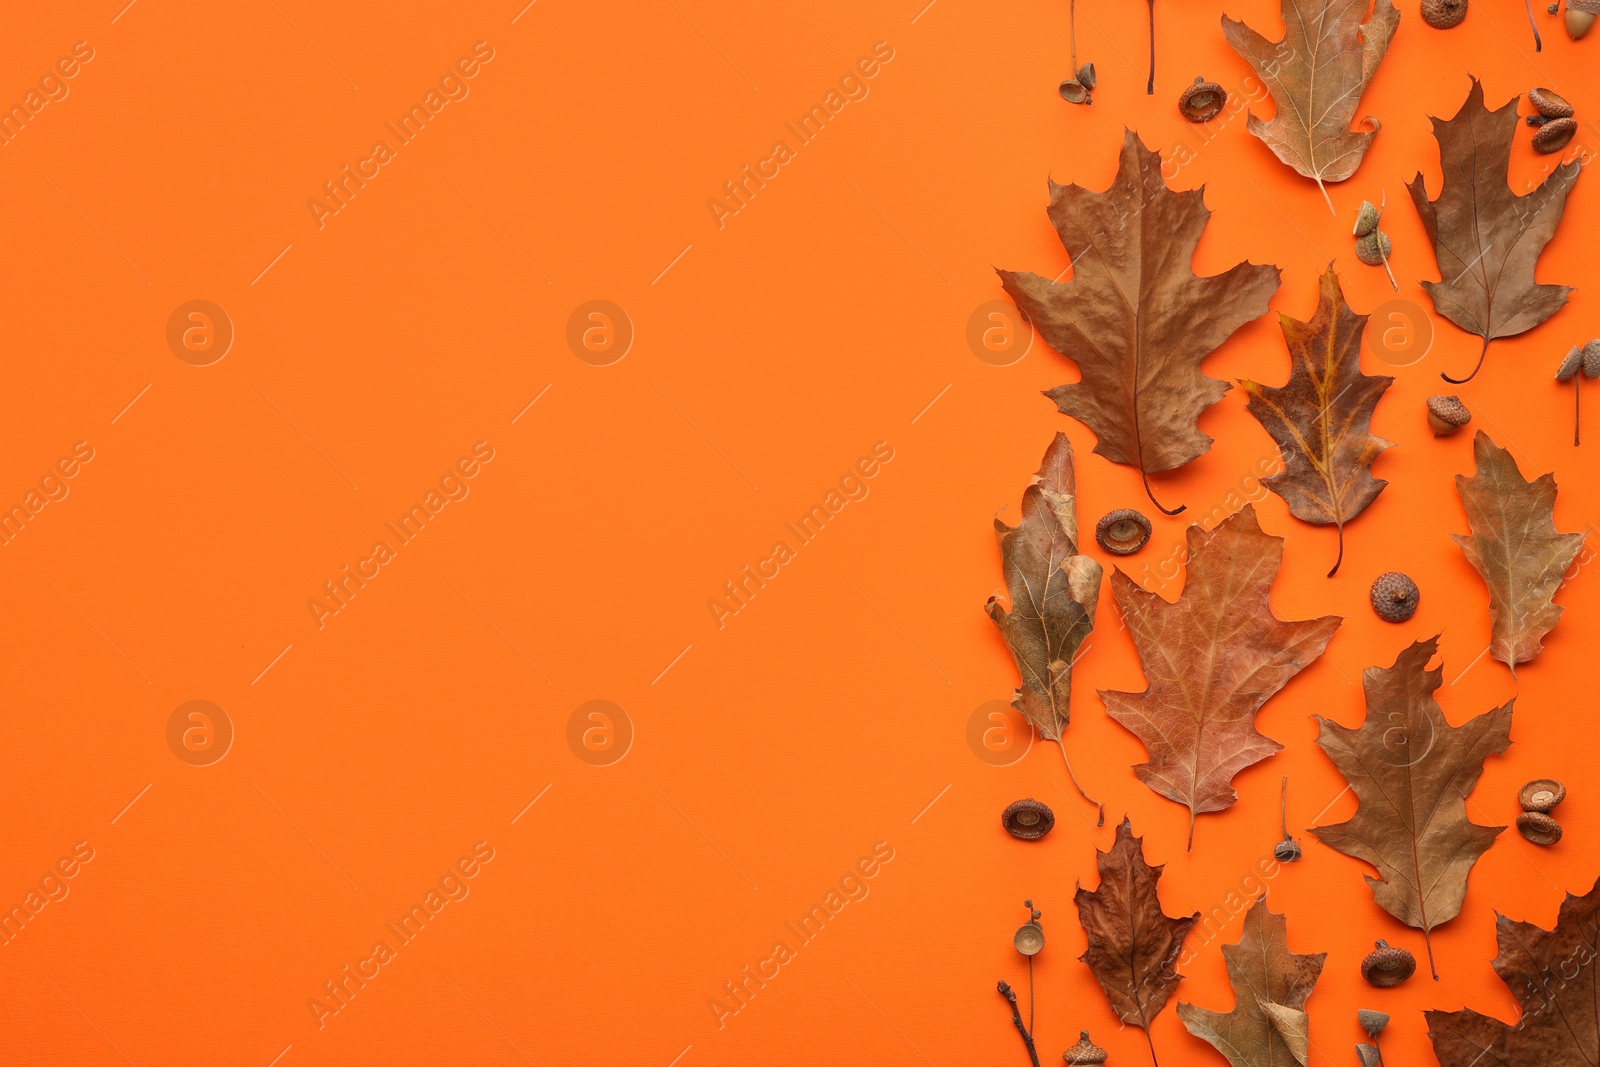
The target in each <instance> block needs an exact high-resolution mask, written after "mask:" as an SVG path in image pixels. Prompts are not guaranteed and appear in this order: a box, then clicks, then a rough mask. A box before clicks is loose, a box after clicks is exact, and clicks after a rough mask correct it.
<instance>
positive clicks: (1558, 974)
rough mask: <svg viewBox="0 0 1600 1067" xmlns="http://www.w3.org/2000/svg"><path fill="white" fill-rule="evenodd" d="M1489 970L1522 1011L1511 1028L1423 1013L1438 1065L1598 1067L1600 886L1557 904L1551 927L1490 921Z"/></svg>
mask: <svg viewBox="0 0 1600 1067" xmlns="http://www.w3.org/2000/svg"><path fill="white" fill-rule="evenodd" d="M1495 939H1496V941H1498V942H1499V946H1500V954H1499V955H1497V956H1496V957H1495V958H1494V971H1495V973H1496V974H1498V975H1499V976H1500V980H1501V981H1502V982H1504V983H1505V984H1506V986H1507V987H1508V988H1509V989H1510V990H1511V993H1512V995H1513V996H1515V997H1516V998H1517V1003H1519V1004H1521V1005H1522V1018H1521V1019H1518V1020H1517V1023H1516V1025H1515V1026H1512V1025H1510V1024H1508V1023H1503V1022H1501V1021H1500V1020H1499V1019H1492V1018H1490V1017H1489V1016H1487V1015H1480V1014H1478V1013H1477V1012H1475V1011H1473V1010H1472V1009H1471V1008H1463V1009H1462V1010H1460V1011H1429V1012H1424V1013H1423V1014H1425V1015H1426V1016H1427V1018H1428V1037H1429V1039H1430V1040H1432V1041H1433V1054H1434V1055H1435V1056H1437V1057H1438V1058H1439V1062H1440V1063H1441V1064H1443V1065H1444V1067H1578V1065H1580V1064H1582V1065H1589V1064H1595V1063H1600V973H1597V972H1600V963H1597V962H1596V959H1597V957H1600V881H1597V882H1595V884H1594V887H1593V888H1591V889H1590V890H1589V892H1588V893H1586V894H1584V895H1583V896H1581V897H1575V896H1573V895H1572V894H1571V893H1568V894H1567V897H1566V899H1565V900H1564V901H1562V903H1561V913H1560V915H1559V916H1558V917H1557V918H1556V925H1555V929H1553V930H1544V929H1541V928H1540V927H1537V926H1535V925H1533V924H1532V923H1525V922H1515V921H1513V920H1511V919H1508V918H1506V917H1505V916H1504V915H1500V914H1498V913H1497V914H1496V915H1495Z"/></svg>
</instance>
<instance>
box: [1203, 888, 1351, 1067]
mask: <svg viewBox="0 0 1600 1067" xmlns="http://www.w3.org/2000/svg"><path fill="white" fill-rule="evenodd" d="M1222 956H1223V958H1224V959H1225V960H1227V963H1228V981H1229V982H1230V983H1231V984H1232V985H1233V996H1234V1006H1233V1010H1232V1011H1230V1012H1218V1011H1210V1010H1208V1009H1206V1008H1197V1007H1195V1006H1194V1005H1193V1004H1183V1003H1180V1004H1179V1005H1178V1018H1180V1019H1182V1020H1183V1025H1184V1026H1185V1027H1187V1028H1188V1030H1189V1032H1190V1033H1191V1034H1193V1035H1195V1036H1196V1037H1201V1038H1204V1039H1205V1040H1207V1041H1209V1042H1211V1044H1212V1045H1214V1046H1215V1047H1216V1050H1217V1051H1218V1052H1220V1053H1222V1054H1223V1055H1224V1056H1226V1057H1227V1059H1228V1062H1229V1063H1231V1064H1232V1065H1233V1067H1279V1065H1283V1064H1287V1063H1289V1062H1290V1060H1291V1059H1292V1060H1293V1061H1294V1062H1295V1063H1299V1064H1301V1065H1304V1064H1305V1062H1306V1051H1307V1048H1308V1046H1309V1031H1308V1027H1307V1023H1308V1018H1307V1016H1306V1012H1305V1007H1306V998H1307V997H1309V996H1311V990H1312V988H1313V987H1315V986H1316V984H1317V978H1318V977H1319V976H1321V974H1322V965H1323V963H1324V961H1326V959H1327V958H1328V954H1327V953H1326V952H1318V953H1315V954H1314V955H1307V956H1301V955H1296V954H1295V953H1293V952H1290V951H1289V939H1288V923H1287V922H1286V921H1285V920H1284V917H1283V916H1282V915H1278V914H1276V913H1275V912H1273V911H1272V909H1271V908H1269V907H1267V898H1266V897H1265V896H1263V897H1261V898H1260V899H1259V900H1257V901H1256V902H1255V903H1254V904H1253V905H1251V907H1250V910H1249V911H1248V912H1247V913H1245V917H1244V932H1243V933H1242V934H1241V935H1240V937H1239V943H1238V944H1236V945H1224V946H1222Z"/></svg>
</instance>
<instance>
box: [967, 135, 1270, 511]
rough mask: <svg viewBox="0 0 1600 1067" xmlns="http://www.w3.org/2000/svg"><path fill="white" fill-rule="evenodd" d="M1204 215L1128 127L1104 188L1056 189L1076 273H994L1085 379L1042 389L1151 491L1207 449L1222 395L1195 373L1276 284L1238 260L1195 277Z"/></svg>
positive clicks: (1055, 217)
mask: <svg viewBox="0 0 1600 1067" xmlns="http://www.w3.org/2000/svg"><path fill="white" fill-rule="evenodd" d="M1210 217H1211V212H1210V211H1208V210H1206V207H1205V202H1204V190H1201V189H1194V190H1190V191H1188V192H1182V193H1175V192H1173V191H1172V190H1171V189H1169V188H1167V185H1166V182H1165V181H1163V180H1162V177H1161V157H1160V156H1159V155H1158V154H1157V153H1155V152H1152V151H1150V150H1149V149H1147V148H1145V147H1144V145H1143V144H1141V143H1140V141H1139V139H1138V137H1137V136H1136V135H1135V134H1134V133H1133V132H1132V131H1131V130H1130V131H1128V132H1127V133H1126V134H1125V136H1124V137H1123V141H1122V160H1121V165H1120V166H1119V167H1118V169H1117V176H1116V178H1115V179H1114V180H1113V181H1112V183H1111V187H1110V188H1109V189H1107V190H1106V191H1105V192H1103V193H1096V192H1091V191H1090V190H1088V189H1085V188H1083V187H1082V186H1078V185H1057V184H1055V183H1054V182H1051V183H1050V221H1051V222H1052V223H1054V224H1055V228H1056V232H1057V233H1058V234H1059V235H1060V237H1061V243H1062V244H1063V245H1064V246H1065V247H1066V250H1067V254H1068V255H1069V256H1070V257H1071V259H1072V277H1071V278H1069V279H1068V280H1067V281H1066V282H1064V283H1060V284H1058V283H1056V282H1053V281H1051V280H1050V279H1049V278H1044V277H1040V276H1039V275H1037V274H1017V273H1012V272H1011V271H1004V270H1003V271H1000V272H999V273H1000V280H1001V282H1002V284H1004V286H1005V290H1006V292H1007V293H1009V294H1011V298H1012V299H1013V300H1015V301H1016V302H1017V306H1018V307H1019V308H1020V309H1021V310H1022V312H1023V314H1025V315H1026V316H1027V317H1028V318H1029V319H1030V320H1031V321H1032V322H1033V323H1034V325H1035V326H1037V327H1038V329H1039V332H1040V334H1041V335H1043V337H1044V339H1045V340H1046V341H1048V342H1049V343H1050V346H1051V347H1052V348H1054V349H1055V350H1056V351H1057V352H1060V353H1061V354H1062V355H1064V356H1066V357H1067V358H1068V359H1070V360H1072V361H1073V362H1074V363H1076V364H1077V365H1078V370H1079V371H1080V372H1081V374H1082V380H1081V381H1078V382H1076V383H1073V384H1071V385H1062V386H1058V387H1057V388H1055V389H1052V390H1050V392H1049V393H1048V394H1047V395H1048V396H1050V397H1051V399H1053V400H1054V401H1055V402H1056V406H1057V407H1059V408H1060V409H1061V411H1062V412H1063V413H1065V414H1067V415H1071V416H1072V417H1073V418H1075V419H1078V420H1080V421H1082V422H1083V423H1084V424H1085V425H1087V426H1088V427H1089V428H1090V429H1091V430H1093V431H1094V432H1095V436H1096V437H1097V438H1098V441H1097V442H1096V444H1095V449H1094V450H1095V451H1096V452H1098V453H1099V454H1100V455H1102V456H1105V457H1106V458H1107V459H1109V460H1111V461H1112V462H1113V463H1125V464H1128V465H1129V466H1132V467H1134V468H1136V469H1137V470H1138V471H1139V473H1140V475H1141V476H1143V478H1144V483H1145V490H1146V492H1149V489H1150V479H1149V476H1150V475H1151V474H1156V473H1159V472H1161V471H1169V470H1172V469H1173V468H1174V467H1179V466H1182V465H1183V464H1185V463H1188V462H1189V461H1190V460H1192V459H1194V458H1195V457H1196V456H1199V455H1201V454H1202V453H1204V452H1205V451H1206V450H1207V449H1209V448H1210V447H1211V438H1209V437H1207V436H1206V435H1205V434H1203V433H1201V432H1200V427H1199V419H1200V413H1201V412H1203V411H1204V410H1205V409H1206V408H1208V407H1210V406H1211V405H1212V404H1215V403H1216V402H1217V401H1218V400H1220V399H1222V394H1223V393H1224V392H1226V391H1227V388H1228V387H1227V385H1226V384H1225V383H1223V382H1219V381H1217V380H1216V379H1215V378H1208V377H1207V376H1206V375H1204V374H1202V373H1201V372H1200V362H1201V360H1203V359H1205V357H1206V356H1208V355H1210V354H1211V352H1212V351H1214V350H1215V349H1216V348H1217V347H1218V346H1219V345H1221V344H1222V342H1224V341H1226V340H1227V339H1228V337H1229V336H1231V335H1232V334H1233V332H1234V331H1235V330H1237V329H1238V328H1239V327H1241V326H1243V325H1244V324H1245V323H1247V322H1249V321H1250V320H1251V319H1254V318H1257V317H1259V316H1260V315H1262V314H1264V313H1265V312H1266V310H1267V301H1268V300H1270V299H1271V298H1272V294H1273V293H1274V292H1276V291H1277V288H1278V268H1276V267H1266V266H1257V265H1255V264H1252V263H1239V264H1236V265H1235V266H1233V267H1232V268H1230V269H1229V270H1227V271H1224V272H1223V273H1222V274H1219V275H1216V276H1215V277H1211V278H1200V277H1197V276H1196V275H1195V274H1194V272H1193V271H1192V270H1191V269H1190V262H1191V260H1192V259H1193V257H1194V250H1195V246H1196V245H1197V244H1198V243H1199V241H1200V234H1201V232H1202V231H1203V230H1204V229H1205V227H1206V221H1207V220H1208V219H1209V218H1210ZM1150 499H1151V501H1152V502H1154V501H1155V497H1154V495H1152V496H1151V498H1150ZM1156 506H1157V507H1161V505H1160V504H1159V503H1157V504H1156ZM1161 510H1162V511H1164V512H1166V513H1167V514H1169V515H1175V514H1177V513H1178V512H1179V511H1182V510H1183V509H1182V508H1181V507H1180V508H1176V509H1171V510H1169V509H1167V508H1164V507H1161Z"/></svg>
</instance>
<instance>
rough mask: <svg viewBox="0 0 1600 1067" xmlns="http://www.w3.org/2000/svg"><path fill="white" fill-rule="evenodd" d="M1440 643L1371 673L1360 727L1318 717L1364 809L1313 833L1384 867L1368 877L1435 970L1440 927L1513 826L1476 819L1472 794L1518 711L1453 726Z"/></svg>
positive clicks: (1322, 735) (1366, 675)
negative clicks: (1419, 940) (1436, 662)
mask: <svg viewBox="0 0 1600 1067" xmlns="http://www.w3.org/2000/svg"><path fill="white" fill-rule="evenodd" d="M1438 649H1439V639H1438V638H1437V637H1432V638H1429V639H1428V640H1426V641H1417V642H1415V643H1414V644H1412V645H1411V647H1409V648H1407V649H1406V650H1405V651H1404V652H1401V653H1400V655H1399V656H1397V657H1396V658H1395V661H1394V666H1392V667H1389V668H1387V669H1385V668H1382V667H1368V668H1367V669H1366V670H1365V671H1364V672H1363V673H1362V676H1361V684H1362V687H1363V688H1364V689H1365V690H1366V695H1367V714H1366V718H1365V719H1364V720H1363V721H1362V723H1361V725H1360V726H1359V727H1356V728H1355V729H1351V728H1350V727H1347V726H1340V725H1339V724H1338V723H1336V722H1332V721H1330V720H1328V719H1324V718H1323V717H1322V716H1320V715H1318V716H1316V720H1317V725H1318V727H1319V733H1318V735H1317V744H1319V745H1321V746H1322V751H1324V752H1326V753H1327V754H1328V758H1329V759H1331V760H1333V762H1334V765H1335V766H1337V767H1338V768H1339V773H1340V774H1342V775H1344V777H1345V781H1347V782H1349V783H1350V788H1351V789H1352V790H1354V791H1355V794H1356V798H1357V799H1358V800H1359V801H1360V807H1358V808H1357V809H1356V813H1355V815H1354V817H1352V818H1350V819H1349V820H1347V821H1345V822H1342V823H1339V824H1337V825H1335V826H1318V827H1313V828H1312V830H1311V832H1312V833H1314V834H1316V835H1317V838H1318V839H1319V840H1321V841H1322V843H1323V844H1325V845H1328V846H1330V847H1332V848H1336V849H1338V850H1339V851H1340V852H1343V853H1344V854H1345V855H1347V856H1354V857H1355V858H1356V859H1359V860H1365V861H1366V862H1368V863H1370V864H1372V866H1373V867H1375V868H1377V871H1378V877H1376V878H1372V877H1370V876H1369V877H1368V878H1367V885H1368V886H1370V887H1371V888H1372V897H1373V899H1374V900H1376V901H1377V903H1378V906H1379V907H1381V908H1382V909H1383V910H1384V911H1386V912H1388V913H1389V914H1390V915H1393V916H1394V917H1395V918H1396V919H1399V920H1400V921H1401V922H1403V923H1405V924H1406V925H1407V926H1411V927H1415V928H1416V929H1418V930H1421V931H1422V936H1423V938H1424V939H1425V940H1426V941H1427V945H1428V966H1429V968H1430V969H1431V970H1432V971H1433V976H1434V977H1435V978H1438V977H1439V973H1438V969H1437V968H1435V967H1434V965H1433V930H1434V928H1435V927H1437V926H1439V925H1440V924H1442V923H1446V922H1449V921H1450V920H1451V919H1453V918H1455V917H1456V915H1458V914H1459V913H1460V911H1461V902H1462V901H1463V900H1465V899H1466V895H1467V874H1468V873H1469V872H1470V871H1471V870H1472V865H1473V864H1475V863H1477V862H1478V857H1479V856H1481V855H1483V853H1484V852H1485V851H1487V850H1488V848H1489V846H1490V845H1492V844H1494V839H1495V838H1496V837H1498V836H1499V835H1500V831H1502V830H1504V829H1505V827H1504V826H1479V825H1478V824H1477V823H1475V822H1473V821H1472V820H1470V819H1468V818H1467V794H1469V793H1471V792H1472V788H1473V786H1475V785H1477V784H1478V777H1479V776H1480V775H1481V774H1483V761H1484V760H1485V759H1486V758H1487V757H1489V756H1490V755H1499V754H1500V753H1502V752H1504V751H1505V750H1506V749H1507V747H1509V746H1510V744H1511V705H1512V703H1513V701H1507V702H1506V703H1505V704H1503V705H1501V706H1500V707H1498V708H1495V709H1494V710H1493V711H1490V712H1485V713H1484V714H1482V715H1479V716H1478V717H1477V718H1475V719H1472V720H1471V721H1469V722H1466V723H1463V724H1462V725H1460V726H1451V725H1450V723H1449V721H1448V720H1447V719H1445V717H1444V712H1443V711H1442V710H1440V708H1439V704H1438V702H1437V701H1435V700H1434V698H1433V694H1434V692H1435V691H1436V690H1437V689H1438V688H1439V685H1440V683H1441V681H1442V678H1443V673H1444V669H1443V667H1435V668H1434V669H1433V670H1429V669H1428V663H1429V661H1430V660H1432V659H1433V657H1434V654H1435V653H1436V652H1437V651H1438Z"/></svg>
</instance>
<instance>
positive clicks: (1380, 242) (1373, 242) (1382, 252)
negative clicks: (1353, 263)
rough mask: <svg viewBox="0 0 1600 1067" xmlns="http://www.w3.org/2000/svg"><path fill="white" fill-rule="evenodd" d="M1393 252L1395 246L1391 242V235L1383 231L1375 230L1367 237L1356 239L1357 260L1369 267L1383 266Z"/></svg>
mask: <svg viewBox="0 0 1600 1067" xmlns="http://www.w3.org/2000/svg"><path fill="white" fill-rule="evenodd" d="M1393 251H1394V245H1393V244H1392V243H1391V242H1390V241H1389V235H1388V234H1386V233H1384V232H1383V231H1382V230H1373V231H1372V232H1371V233H1369V234H1367V235H1366V236H1365V237H1358V238H1356V258H1357V259H1359V260H1360V261H1361V262H1363V263H1365V264H1366V265H1367V266H1369V267H1381V266H1383V262H1384V260H1386V259H1388V258H1389V256H1390V254H1391V253H1392V252H1393Z"/></svg>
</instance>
